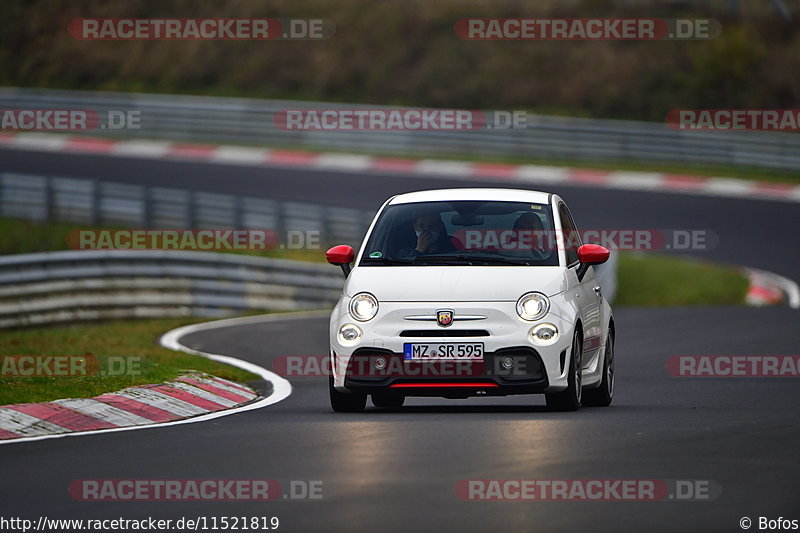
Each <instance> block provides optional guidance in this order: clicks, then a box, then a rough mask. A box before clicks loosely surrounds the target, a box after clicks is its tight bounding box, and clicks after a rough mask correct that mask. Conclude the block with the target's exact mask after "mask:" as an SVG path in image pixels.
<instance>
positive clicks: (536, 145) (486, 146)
mask: <svg viewBox="0 0 800 533" xmlns="http://www.w3.org/2000/svg"><path fill="white" fill-rule="evenodd" d="M0 108H7V109H39V108H43V109H91V110H95V111H98V112H100V113H104V112H106V111H109V110H116V111H121V110H131V111H139V112H140V113H141V128H140V129H123V130H109V129H106V130H102V131H101V133H102V134H103V135H113V136H126V137H141V138H161V139H174V140H194V141H206V142H209V141H210V142H223V141H224V142H233V143H245V144H258V145H270V146H293V147H305V148H312V149H327V150H346V151H357V152H373V153H390V154H397V155H408V156H411V155H428V154H431V155H437V154H442V155H443V154H448V155H449V154H456V155H457V154H465V153H469V154H479V155H483V156H494V157H529V158H552V159H569V160H606V161H644V162H651V163H652V162H682V163H687V162H688V163H698V164H722V165H736V166H748V167H761V168H776V169H786V170H800V135H794V134H789V133H764V132H742V131H735V132H717V133H712V132H691V131H678V130H672V129H670V128H668V127H667V126H666V125H665V124H661V123H653V122H636V121H624V120H598V119H585V118H569V117H553V116H542V115H530V114H529V115H528V116H527V118H528V120H527V128H526V129H518V130H512V129H480V130H475V131H461V132H458V131H455V132H453V131H451V132H447V131H383V132H348V131H331V132H324V131H285V130H281V129H279V128H277V127H276V126H275V124H274V123H273V116H274V114H275V113H276V112H277V111H281V110H286V109H298V108H302V109H306V108H308V109H320V108H336V109H343V108H347V109H369V108H370V107H369V106H358V105H347V104H339V103H322V102H298V101H285V100H257V99H245V98H223V97H199V96H178V95H156V94H128V93H111V92H86V91H62V90H48V89H22V88H1V89H0ZM373 108H374V106H373ZM397 109H402V108H397Z"/></svg>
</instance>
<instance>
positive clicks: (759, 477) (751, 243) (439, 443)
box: [0, 151, 800, 532]
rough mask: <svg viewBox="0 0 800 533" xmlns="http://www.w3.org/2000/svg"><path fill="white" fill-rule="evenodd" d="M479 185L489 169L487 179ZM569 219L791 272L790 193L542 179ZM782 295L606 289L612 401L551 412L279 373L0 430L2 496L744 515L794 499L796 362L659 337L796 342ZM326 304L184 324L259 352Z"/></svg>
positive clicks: (170, 508)
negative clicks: (496, 486)
mask: <svg viewBox="0 0 800 533" xmlns="http://www.w3.org/2000/svg"><path fill="white" fill-rule="evenodd" d="M0 170H2V171H12V170H13V171H25V172H32V173H41V174H51V175H61V176H80V177H92V176H94V177H98V178H102V179H110V180H119V181H128V182H136V183H152V184H159V185H169V186H175V187H192V188H195V189H196V190H217V191H225V192H231V193H239V194H250V195H254V196H263V197H270V198H284V199H294V200H297V199H304V200H307V201H309V202H323V201H324V202H331V203H333V204H336V205H353V206H359V207H364V208H375V207H377V204H378V203H379V202H381V201H383V200H384V199H385V198H386V197H388V196H390V195H392V194H395V193H398V192H404V191H408V190H414V189H422V188H437V187H452V186H476V183H475V182H473V181H469V182H467V181H465V182H458V181H454V180H446V179H427V178H412V179H408V180H404V179H400V178H397V177H387V176H366V175H358V174H350V173H341V172H317V171H311V170H291V169H270V168H252V169H251V168H244V167H233V166H223V165H213V164H192V163H171V162H164V161H138V160H121V159H118V158H105V157H102V156H72V155H64V154H41V153H25V152H12V151H0ZM492 184H493V185H498V183H496V182H493V183H492ZM546 189H548V190H553V191H554V192H558V193H560V194H562V195H563V196H564V197H565V199H567V201H568V202H569V204H570V206H571V208H572V210H573V211H574V213H575V216H576V218H577V222H578V223H579V225H581V226H583V227H590V226H591V227H599V228H694V229H708V230H711V231H714V232H715V233H716V234H717V235H718V236H719V239H720V240H719V245H718V246H717V247H716V248H714V249H713V250H709V251H707V252H701V255H702V256H704V257H708V258H709V259H712V260H717V261H727V262H731V263H735V264H742V265H747V266H752V267H757V268H764V269H767V270H771V271H774V272H777V273H779V274H782V275H786V276H789V277H792V278H794V279H799V278H800V249H798V247H797V239H796V235H795V233H796V230H797V226H798V225H797V220H798V211H799V210H800V208H798V206H797V205H796V204H789V203H780V202H767V201H759V200H748V199H717V198H709V197H700V196H688V195H680V194H654V193H646V192H629V191H612V190H607V189H603V190H601V189H591V188H579V187H572V188H570V187H562V186H557V187H552V188H549V187H547V188H546ZM798 316H800V315H798V312H797V311H793V310H790V309H786V308H768V309H754V308H706V309H616V310H615V318H616V323H617V330H618V334H617V350H616V356H617V389H616V392H615V401H614V404H613V405H612V406H611V407H609V408H586V409H583V410H581V411H579V412H576V413H552V412H548V411H546V410H545V409H544V402H543V398H541V397H538V396H511V397H505V398H481V399H478V398H473V399H469V400H443V399H411V400H409V401H408V402H407V404H406V405H407V406H406V407H404V408H403V409H401V410H397V411H390V410H378V409H374V408H370V409H369V410H367V411H366V412H364V413H359V414H334V413H332V412H331V411H330V408H329V404H328V398H327V382H326V381H325V380H324V378H296V379H292V385H293V392H292V395H291V396H290V397H289V398H287V399H286V400H284V401H282V402H279V403H277V404H275V405H271V406H269V407H266V408H264V409H260V410H256V411H250V412H246V413H241V414H237V415H233V416H229V417H223V418H220V419H217V420H214V421H211V422H205V423H198V424H189V425H183V426H176V427H167V428H158V429H148V430H142V431H131V432H123V433H110V434H101V435H95V436H88V437H76V438H63V439H54V440H47V441H40V442H31V443H22V444H13V445H6V446H2V447H0V472H2V474H3V481H2V483H0V516H6V517H8V516H20V517H25V518H31V519H36V518H38V517H39V516H47V517H48V518H118V517H124V518H145V517H148V516H153V517H161V518H173V519H176V518H179V517H181V516H186V517H192V518H195V517H198V516H207V517H211V516H217V517H220V516H267V517H271V516H277V517H278V518H279V519H280V521H281V526H280V529H279V531H281V530H283V531H372V530H374V531H385V530H386V531H487V530H493V531H503V532H504V531H575V530H580V529H584V530H597V531H645V530H646V531H741V528H740V526H739V521H740V519H741V518H743V517H745V516H746V517H749V518H751V519H752V520H753V522H754V525H753V527H752V528H751V529H754V530H755V529H757V527H758V525H757V523H758V517H760V516H764V517H769V518H772V519H775V518H778V517H780V516H782V517H784V518H787V517H788V518H791V519H800V507H799V506H798V505H797V501H798V499H797V496H796V489H797V482H798V480H800V461H798V459H797V447H798V444H800V427H799V426H798V424H797V421H798V419H800V417H799V416H798V415H800V408H799V407H798V404H799V403H800V402H799V401H798V400H800V388H798V387H800V381H798V380H797V379H791V378H738V379H724V378H677V377H673V376H671V375H670V374H669V373H668V372H667V371H666V369H665V362H666V360H667V358H668V357H669V356H672V355H790V354H797V353H798V348H797V347H798V341H800V331H799V330H798V328H797V324H798ZM326 337H327V320H326V319H325V318H320V317H318V318H308V319H300V320H289V321H280V322H265V323H263V324H251V325H247V326H235V327H229V328H223V329H217V330H213V331H207V332H198V333H195V334H192V335H189V336H187V337H185V338H184V342H185V343H187V344H188V345H190V346H192V347H195V348H198V349H201V350H204V351H210V352H215V353H224V354H227V355H232V356H235V357H239V358H242V359H245V360H248V361H252V362H256V363H258V364H260V365H262V366H265V367H266V368H271V366H272V362H273V360H274V358H275V357H278V356H281V355H314V354H323V353H326V350H327V345H326ZM189 478H197V479H200V478H203V479H209V478H222V479H255V478H258V479H263V478H268V479H278V480H281V481H282V482H283V483H284V485H286V484H288V482H289V481H291V480H305V481H309V480H315V481H316V480H319V481H322V483H323V499H322V500H314V501H284V500H277V501H273V502H259V503H253V502H205V503H195V502H183V503H174V502H78V501H75V500H74V499H72V498H71V497H70V496H69V494H68V492H67V488H68V486H69V485H70V483H71V482H72V481H73V480H75V479H189ZM469 479H553V480H558V479H568V480H569V479H670V480H674V479H680V480H708V481H710V482H713V484H714V486H718V487H719V488H720V490H721V492H720V494H718V495H717V496H716V497H715V498H714V499H712V500H694V501H675V500H672V501H669V500H667V501H656V502H625V501H616V502H578V501H573V502H530V501H528V502H467V501H463V500H461V499H460V498H459V497H457V496H456V494H455V491H454V489H455V486H456V484H457V483H458V482H459V481H460V480H469Z"/></svg>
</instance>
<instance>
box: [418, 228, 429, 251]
mask: <svg viewBox="0 0 800 533" xmlns="http://www.w3.org/2000/svg"><path fill="white" fill-rule="evenodd" d="M431 244H433V235H432V234H431V232H430V231H427V230H426V231H423V232H422V233H420V234H419V237H418V238H417V247H416V250H417V251H418V252H420V253H421V252H424V251H425V250H427V249H428V248H429V247H430V246H431Z"/></svg>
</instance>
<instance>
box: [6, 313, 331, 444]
mask: <svg viewBox="0 0 800 533" xmlns="http://www.w3.org/2000/svg"><path fill="white" fill-rule="evenodd" d="M329 315H330V311H300V312H296V313H275V314H269V315H258V316H248V317H235V318H226V319H223V320H214V321H211V322H203V323H201V324H190V325H188V326H183V327H181V328H177V329H173V330H171V331H168V332H167V333H165V334H164V335H162V336H161V338H160V339H159V343H160V344H161V345H162V346H164V347H165V348H169V349H170V350H175V351H179V352H185V353H189V354H193V355H199V356H201V357H205V358H207V359H211V360H212V361H218V362H220V363H225V364H227V365H231V366H234V367H236V368H241V369H242V370H247V371H248V372H252V373H253V374H257V375H258V376H259V377H261V379H263V380H264V381H268V382H269V383H271V384H272V394H270V395H269V396H267V397H266V398H262V399H260V400H257V401H255V402H252V403H248V404H246V405H242V406H241V407H235V408H233V409H227V410H224V411H217V412H214V413H208V414H205V415H200V416H195V417H192V418H185V419H183V420H175V421H173V422H160V423H153V424H148V425H146V426H129V427H121V428H112V429H99V430H92V431H76V432H73V433H59V434H55V435H41V436H36V437H22V438H19V439H8V440H0V445H3V444H17V443H21V442H31V441H36V440H45V439H58V438H63V437H78V436H83V435H98V434H101V433H112V432H117V431H134V430H137V429H152V428H162V427H167V426H177V425H180V424H193V423H195V422H205V421H207V420H213V419H215V418H221V417H223V416H228V415H233V414H237V413H243V412H245V411H252V410H254V409H261V408H262V407H266V406H268V405H272V404H275V403H278V402H280V401H281V400H285V399H286V398H288V397H289V395H290V394H291V393H292V385H291V384H290V383H289V381H288V380H286V379H284V378H282V377H280V376H279V375H277V374H275V373H273V372H270V371H269V370H267V369H266V368H263V367H261V366H258V365H256V364H254V363H250V362H248V361H243V360H241V359H237V358H235V357H231V356H228V355H219V354H212V353H206V352H201V351H199V350H195V349H193V348H189V347H188V346H185V345H183V344H181V342H180V339H181V338H182V337H184V336H185V335H189V334H190V333H197V332H198V331H208V330H212V329H220V328H227V327H233V326H242V325H247V324H258V323H261V322H280V321H283V320H303V319H307V318H323V317H327V316H329Z"/></svg>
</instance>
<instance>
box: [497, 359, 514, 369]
mask: <svg viewBox="0 0 800 533" xmlns="http://www.w3.org/2000/svg"><path fill="white" fill-rule="evenodd" d="M500 366H502V367H503V368H504V369H505V370H511V368H512V367H513V366H514V360H513V359H512V358H510V357H503V358H502V359H500Z"/></svg>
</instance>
